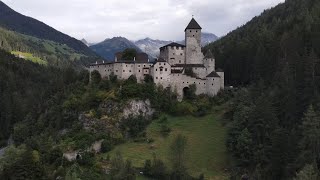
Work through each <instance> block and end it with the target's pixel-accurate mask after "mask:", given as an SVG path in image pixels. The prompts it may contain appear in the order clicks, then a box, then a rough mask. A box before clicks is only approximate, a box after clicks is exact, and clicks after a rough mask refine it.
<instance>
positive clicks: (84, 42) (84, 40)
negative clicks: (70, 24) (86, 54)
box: [81, 38, 96, 47]
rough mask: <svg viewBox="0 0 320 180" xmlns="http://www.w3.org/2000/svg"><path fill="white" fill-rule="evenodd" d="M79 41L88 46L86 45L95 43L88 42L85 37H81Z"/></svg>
mask: <svg viewBox="0 0 320 180" xmlns="http://www.w3.org/2000/svg"><path fill="white" fill-rule="evenodd" d="M81 42H82V43H83V44H85V45H86V46H88V47H90V46H93V45H95V44H96V43H90V42H88V41H87V40H86V39H84V38H83V39H81Z"/></svg>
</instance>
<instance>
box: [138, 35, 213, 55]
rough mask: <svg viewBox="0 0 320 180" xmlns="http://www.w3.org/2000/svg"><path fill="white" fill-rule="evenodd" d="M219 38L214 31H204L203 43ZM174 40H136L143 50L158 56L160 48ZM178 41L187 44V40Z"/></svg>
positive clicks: (203, 44)
mask: <svg viewBox="0 0 320 180" xmlns="http://www.w3.org/2000/svg"><path fill="white" fill-rule="evenodd" d="M217 39H218V36H216V35H214V34H212V33H205V32H203V33H202V36H201V45H202V46H205V45H207V44H209V43H212V42H214V41H216V40H217ZM172 42H173V41H163V40H154V39H150V38H145V39H141V40H138V41H135V42H134V43H135V45H136V46H138V47H139V48H140V49H141V50H142V51H143V52H145V53H147V54H149V55H150V56H152V57H154V58H155V57H157V56H158V55H159V53H160V52H159V48H160V47H162V46H165V45H167V44H170V43H172ZM177 43H180V44H185V41H184V40H182V41H178V42H177Z"/></svg>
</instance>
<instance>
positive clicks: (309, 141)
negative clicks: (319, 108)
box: [300, 105, 320, 163]
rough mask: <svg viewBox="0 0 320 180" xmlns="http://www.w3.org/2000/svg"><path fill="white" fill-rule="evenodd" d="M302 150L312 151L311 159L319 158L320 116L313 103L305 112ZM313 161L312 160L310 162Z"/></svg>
mask: <svg viewBox="0 0 320 180" xmlns="http://www.w3.org/2000/svg"><path fill="white" fill-rule="evenodd" d="M301 128H302V140H301V142H300V143H301V146H302V150H303V151H305V152H307V153H310V159H309V161H312V160H315V159H316V160H319V158H320V157H319V152H320V117H319V114H318V113H316V112H315V111H314V109H313V106H312V105H311V106H310V107H309V108H308V110H307V112H306V113H305V114H304V118H303V122H302V127H301ZM309 163H311V162H309Z"/></svg>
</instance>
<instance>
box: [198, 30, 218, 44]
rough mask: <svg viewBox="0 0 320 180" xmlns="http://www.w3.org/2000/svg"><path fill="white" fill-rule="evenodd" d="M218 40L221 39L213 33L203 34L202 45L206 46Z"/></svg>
mask: <svg viewBox="0 0 320 180" xmlns="http://www.w3.org/2000/svg"><path fill="white" fill-rule="evenodd" d="M218 39H219V37H218V36H216V35H215V34H213V33H207V32H203V33H202V35H201V45H202V46H206V45H208V44H210V43H212V42H215V41H216V40H218Z"/></svg>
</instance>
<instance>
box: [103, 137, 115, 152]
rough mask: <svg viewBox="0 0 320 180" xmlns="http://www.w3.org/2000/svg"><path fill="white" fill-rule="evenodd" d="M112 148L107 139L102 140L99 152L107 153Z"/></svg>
mask: <svg viewBox="0 0 320 180" xmlns="http://www.w3.org/2000/svg"><path fill="white" fill-rule="evenodd" d="M111 150H112V144H111V143H110V141H108V140H106V139H105V140H103V141H102V143H101V152H102V153H107V152H109V151H111Z"/></svg>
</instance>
